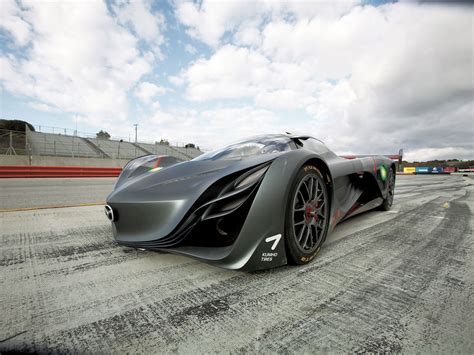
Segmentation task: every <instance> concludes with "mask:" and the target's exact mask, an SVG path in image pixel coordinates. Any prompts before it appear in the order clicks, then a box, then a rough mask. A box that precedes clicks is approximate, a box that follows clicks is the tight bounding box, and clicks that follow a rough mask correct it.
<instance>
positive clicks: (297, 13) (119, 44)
mask: <svg viewBox="0 0 474 355" xmlns="http://www.w3.org/2000/svg"><path fill="white" fill-rule="evenodd" d="M473 19H474V7H473V6H470V5H468V4H466V3H463V2H459V3H457V2H454V3H453V2H450V3H448V4H445V3H442V2H429V1H422V2H413V1H402V2H392V1H357V0H348V1H312V2H310V1H269V0H267V1H206V0H203V1H199V2H187V1H171V0H170V1H157V2H155V1H147V0H143V1H126V0H117V1H99V0H98V1H94V0H90V1H88V0H84V1H60V2H53V1H14V0H1V1H0V49H1V52H0V89H1V97H0V118H4V119H21V120H25V121H28V122H30V123H32V124H33V125H34V126H35V127H37V128H38V127H39V126H43V127H44V126H53V127H64V128H72V129H75V128H76V127H77V129H78V131H81V132H91V133H94V132H97V131H99V130H101V129H103V130H107V131H108V132H109V133H110V134H112V136H114V137H125V138H127V137H130V136H131V137H132V139H133V137H134V126H133V125H134V124H135V123H137V124H138V139H139V140H142V141H151V142H154V141H159V140H160V139H162V138H164V139H168V140H169V141H170V142H179V143H189V142H192V143H195V144H197V145H198V146H200V147H201V148H202V149H205V150H210V149H215V148H218V147H220V146H223V145H226V144H228V143H230V142H232V141H235V140H238V139H241V138H245V137H247V136H252V135H257V134H264V133H284V132H291V133H293V134H310V135H313V136H315V137H318V138H320V139H322V140H323V141H324V142H325V143H326V144H327V145H328V146H329V148H331V149H332V150H333V151H335V152H336V153H339V154H357V153H359V154H388V153H396V152H398V149H400V148H404V152H405V157H406V159H408V160H419V161H421V160H429V159H448V158H457V159H474V138H473V137H474V103H473V100H474V58H473V56H474V47H473V46H474V45H473V43H474V38H473V37H474V23H473V21H474V20H473ZM43 129H44V128H43Z"/></svg>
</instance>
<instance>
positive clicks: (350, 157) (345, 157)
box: [340, 149, 403, 164]
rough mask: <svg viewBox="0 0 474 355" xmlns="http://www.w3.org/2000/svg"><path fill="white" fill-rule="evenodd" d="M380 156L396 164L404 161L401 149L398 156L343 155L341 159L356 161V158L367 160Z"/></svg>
mask: <svg viewBox="0 0 474 355" xmlns="http://www.w3.org/2000/svg"><path fill="white" fill-rule="evenodd" d="M380 155H383V156H386V157H387V158H389V159H391V160H393V161H396V162H399V163H400V164H401V163H402V160H403V149H400V150H399V151H398V154H379V155H373V154H372V155H370V154H369V155H341V156H340V157H341V158H344V159H356V158H367V157H377V156H380Z"/></svg>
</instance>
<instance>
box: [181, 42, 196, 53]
mask: <svg viewBox="0 0 474 355" xmlns="http://www.w3.org/2000/svg"><path fill="white" fill-rule="evenodd" d="M184 51H185V52H186V53H189V54H191V55H193V54H196V53H197V49H196V48H195V47H193V46H192V45H190V44H189V43H188V44H186V45H185V46H184Z"/></svg>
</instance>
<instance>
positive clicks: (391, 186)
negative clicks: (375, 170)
mask: <svg viewBox="0 0 474 355" xmlns="http://www.w3.org/2000/svg"><path fill="white" fill-rule="evenodd" d="M387 190H388V191H387V197H386V198H384V200H383V203H382V204H381V205H380V209H381V210H382V211H388V210H390V209H391V208H392V204H393V197H394V195H395V174H394V173H393V170H392V169H390V170H389V172H388V186H387Z"/></svg>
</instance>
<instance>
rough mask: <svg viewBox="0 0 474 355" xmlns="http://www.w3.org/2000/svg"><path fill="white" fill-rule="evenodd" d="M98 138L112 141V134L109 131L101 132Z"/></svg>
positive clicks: (98, 133)
mask: <svg viewBox="0 0 474 355" xmlns="http://www.w3.org/2000/svg"><path fill="white" fill-rule="evenodd" d="M96 136H97V138H100V139H110V134H109V133H108V132H107V131H103V130H100V131H99V132H97V134H96Z"/></svg>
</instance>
